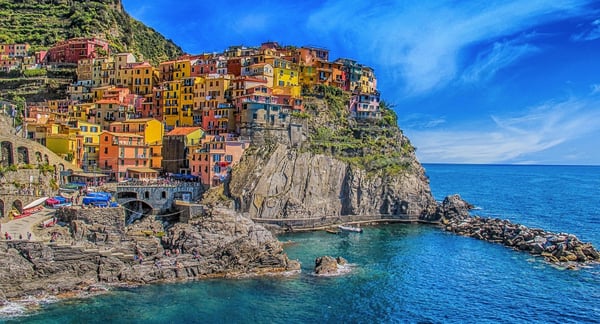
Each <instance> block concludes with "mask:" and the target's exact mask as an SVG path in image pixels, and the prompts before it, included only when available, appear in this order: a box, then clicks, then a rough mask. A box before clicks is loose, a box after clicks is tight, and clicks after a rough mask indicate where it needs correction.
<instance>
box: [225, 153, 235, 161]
mask: <svg viewBox="0 0 600 324" xmlns="http://www.w3.org/2000/svg"><path fill="white" fill-rule="evenodd" d="M225 161H227V162H231V161H233V156H232V155H230V154H227V155H225Z"/></svg>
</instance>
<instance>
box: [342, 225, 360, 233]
mask: <svg viewBox="0 0 600 324" xmlns="http://www.w3.org/2000/svg"><path fill="white" fill-rule="evenodd" d="M338 228H339V229H340V230H342V231H346V232H356V233H362V232H363V229H362V228H360V227H354V226H348V225H338Z"/></svg>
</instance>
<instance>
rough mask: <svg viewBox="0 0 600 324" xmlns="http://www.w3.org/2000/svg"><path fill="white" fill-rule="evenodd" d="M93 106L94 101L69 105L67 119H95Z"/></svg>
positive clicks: (84, 120)
mask: <svg viewBox="0 0 600 324" xmlns="http://www.w3.org/2000/svg"><path fill="white" fill-rule="evenodd" d="M95 108H96V105H95V104H94V103H91V102H90V103H79V104H75V105H71V106H69V121H76V120H79V121H82V122H90V121H92V120H95V117H96V115H95Z"/></svg>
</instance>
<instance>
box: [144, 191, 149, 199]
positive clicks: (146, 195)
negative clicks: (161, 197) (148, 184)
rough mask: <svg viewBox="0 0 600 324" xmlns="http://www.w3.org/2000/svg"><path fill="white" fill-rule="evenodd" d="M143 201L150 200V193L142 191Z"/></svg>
mask: <svg viewBox="0 0 600 324" xmlns="http://www.w3.org/2000/svg"><path fill="white" fill-rule="evenodd" d="M144 199H150V192H148V191H144Z"/></svg>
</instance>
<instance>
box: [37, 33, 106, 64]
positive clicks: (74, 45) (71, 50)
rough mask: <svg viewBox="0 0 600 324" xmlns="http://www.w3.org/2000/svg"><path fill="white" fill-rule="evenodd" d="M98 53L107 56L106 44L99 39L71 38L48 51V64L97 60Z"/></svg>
mask: <svg viewBox="0 0 600 324" xmlns="http://www.w3.org/2000/svg"><path fill="white" fill-rule="evenodd" d="M98 52H104V53H105V54H108V42H107V41H105V40H102V39H99V38H72V39H67V40H65V41H62V42H58V43H56V44H55V45H54V46H53V47H52V48H50V49H49V50H48V53H47V54H46V61H47V62H48V63H74V64H77V62H78V61H79V60H80V59H86V58H97V57H99V56H101V55H100V54H99V53H98Z"/></svg>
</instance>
